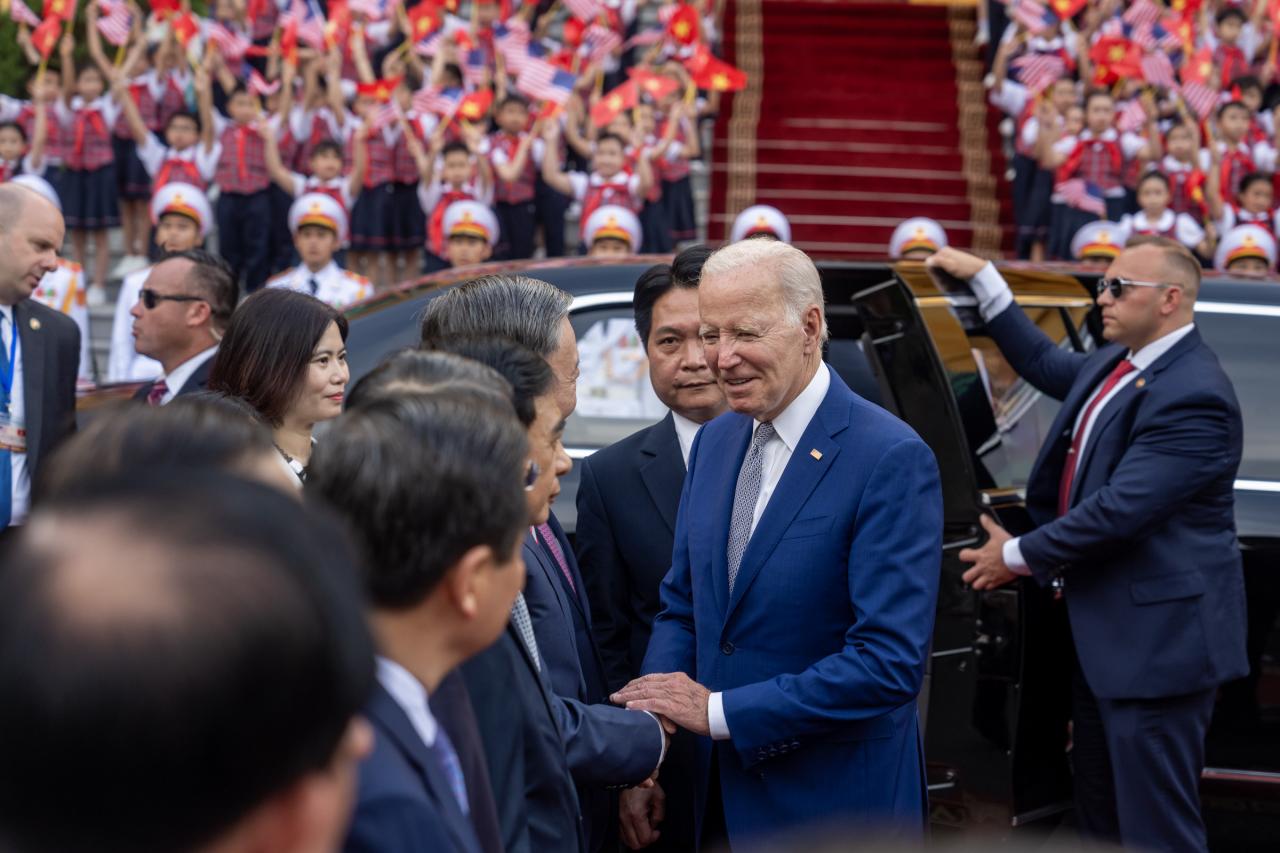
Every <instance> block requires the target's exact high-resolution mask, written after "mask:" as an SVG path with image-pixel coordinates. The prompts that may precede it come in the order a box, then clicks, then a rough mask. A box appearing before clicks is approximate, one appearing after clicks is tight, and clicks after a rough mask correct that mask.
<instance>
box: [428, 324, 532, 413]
mask: <svg viewBox="0 0 1280 853" xmlns="http://www.w3.org/2000/svg"><path fill="white" fill-rule="evenodd" d="M431 348H432V349H434V350H436V351H438V352H449V353H453V354H454V355H460V356H462V357H463V358H469V359H471V360H472V361H478V362H480V363H481V364H483V365H486V366H488V367H491V368H493V369H494V370H495V371H497V372H498V375H499V376H501V377H502V378H503V379H505V380H506V382H507V384H508V385H510V386H511V404H512V405H513V406H515V410H516V417H517V418H519V419H520V423H522V424H524V425H525V426H526V427H527V426H529V425H530V424H531V423H533V421H534V418H536V417H537V408H536V405H537V403H536V401H537V398H539V397H542V396H544V395H546V394H550V393H551V392H552V391H553V390H554V389H555V374H554V373H552V372H551V366H550V365H548V364H547V361H546V359H544V358H543V357H542V356H540V355H538V354H537V353H536V352H534V351H533V350H531V349H529V348H528V347H523V346H521V345H520V344H518V343H515V342H513V341H509V340H506V339H505V338H497V337H456V338H444V339H442V340H437V341H433V342H432V347H431Z"/></svg>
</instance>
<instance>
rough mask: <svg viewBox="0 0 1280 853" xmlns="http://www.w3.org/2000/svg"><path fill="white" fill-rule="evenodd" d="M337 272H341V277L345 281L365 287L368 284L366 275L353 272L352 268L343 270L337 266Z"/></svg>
mask: <svg viewBox="0 0 1280 853" xmlns="http://www.w3.org/2000/svg"><path fill="white" fill-rule="evenodd" d="M339 272H340V273H342V278H343V279H345V280H347V281H350V282H354V283H355V284H358V285H360V286H361V287H367V286H368V285H369V279H368V277H366V276H363V275H360V273H358V272H353V271H352V270H345V269H342V268H339Z"/></svg>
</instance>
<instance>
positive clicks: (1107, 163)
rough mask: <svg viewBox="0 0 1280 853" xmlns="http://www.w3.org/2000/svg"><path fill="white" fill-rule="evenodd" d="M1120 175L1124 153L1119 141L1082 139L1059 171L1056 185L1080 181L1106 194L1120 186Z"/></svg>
mask: <svg viewBox="0 0 1280 853" xmlns="http://www.w3.org/2000/svg"><path fill="white" fill-rule="evenodd" d="M1123 174H1124V152H1123V151H1122V150H1121V148H1120V140H1119V139H1112V140H1106V139H1081V140H1080V141H1078V142H1077V143H1076V147H1075V150H1074V151H1072V152H1071V155H1070V156H1069V157H1068V158H1067V162H1066V163H1064V164H1063V165H1062V167H1061V168H1059V169H1058V175H1057V179H1056V182H1057V183H1062V182H1063V181H1066V180H1069V179H1070V178H1083V179H1084V180H1086V181H1088V182H1089V183H1091V184H1095V185H1097V187H1098V188H1099V189H1100V190H1102V191H1103V192H1104V193H1105V192H1107V191H1109V190H1115V189H1117V188H1119V187H1120V186H1121V178H1122V177H1123Z"/></svg>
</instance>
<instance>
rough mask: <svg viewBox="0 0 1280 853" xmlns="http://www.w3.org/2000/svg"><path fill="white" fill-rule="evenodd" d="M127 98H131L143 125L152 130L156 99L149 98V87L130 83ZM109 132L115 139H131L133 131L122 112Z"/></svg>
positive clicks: (141, 83) (142, 83)
mask: <svg viewBox="0 0 1280 853" xmlns="http://www.w3.org/2000/svg"><path fill="white" fill-rule="evenodd" d="M129 97H131V98H133V103H134V104H135V105H136V106H137V107H138V113H139V114H140V115H141V116H142V121H143V123H145V124H146V126H147V127H149V128H152V129H153V130H154V127H152V125H153V124H154V123H155V113H156V99H155V98H153V97H151V87H150V86H148V85H147V84H146V82H145V81H143V82H137V83H130V84H129ZM111 132H112V134H113V135H114V136H115V137H116V138H117V139H133V131H132V130H131V129H130V128H129V119H127V118H126V117H125V114H124V110H121V111H120V115H118V116H116V123H115V126H114V127H112V128H111Z"/></svg>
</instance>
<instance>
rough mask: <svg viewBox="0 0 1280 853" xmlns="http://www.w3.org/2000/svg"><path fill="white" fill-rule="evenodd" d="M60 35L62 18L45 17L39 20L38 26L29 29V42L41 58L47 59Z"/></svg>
mask: <svg viewBox="0 0 1280 853" xmlns="http://www.w3.org/2000/svg"><path fill="white" fill-rule="evenodd" d="M61 37H62V19H61V18H45V19H44V20H43V21H41V22H40V26H38V27H36V28H35V29H34V30H32V31H31V44H32V46H34V47H35V49H36V51H37V52H38V53H39V54H40V58H41V59H48V58H49V54H51V53H53V49H54V48H55V47H56V46H57V44H58V39H59V38H61Z"/></svg>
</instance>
